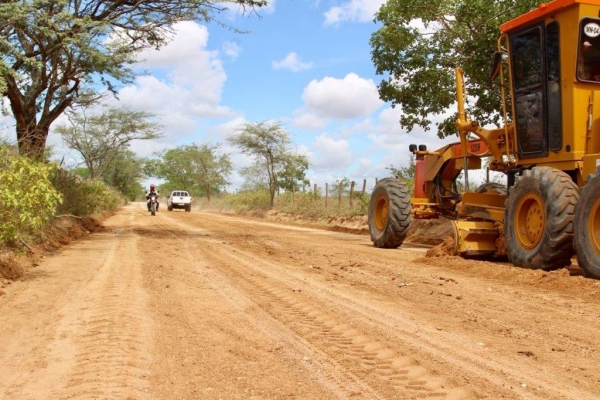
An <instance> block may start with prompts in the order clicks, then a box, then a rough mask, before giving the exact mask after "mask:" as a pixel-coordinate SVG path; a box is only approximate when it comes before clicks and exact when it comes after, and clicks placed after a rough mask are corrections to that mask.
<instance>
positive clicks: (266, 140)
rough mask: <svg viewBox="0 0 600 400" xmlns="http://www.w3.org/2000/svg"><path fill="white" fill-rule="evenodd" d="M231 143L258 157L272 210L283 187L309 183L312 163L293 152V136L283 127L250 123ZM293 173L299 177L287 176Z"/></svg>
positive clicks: (234, 135)
mask: <svg viewBox="0 0 600 400" xmlns="http://www.w3.org/2000/svg"><path fill="white" fill-rule="evenodd" d="M228 140H229V142H230V143H231V144H233V145H234V146H237V147H238V148H239V149H240V150H241V151H242V153H244V154H248V155H251V156H254V157H255V160H256V162H257V163H258V165H260V166H262V170H263V171H264V172H265V174H266V176H267V182H268V185H269V202H270V206H271V207H273V203H274V200H275V193H276V192H277V189H278V188H280V187H282V184H285V182H292V181H294V182H298V181H300V182H301V181H303V180H304V179H305V178H304V171H305V170H306V168H307V167H308V161H307V160H306V157H305V156H302V155H297V154H293V153H292V152H291V150H290V146H291V143H292V141H291V139H290V135H289V134H288V133H287V132H286V131H285V129H283V127H282V126H281V123H279V122H275V123H267V122H257V123H246V124H244V126H243V127H242V128H240V129H238V131H237V133H236V134H233V135H231V136H230V137H229V139H228ZM290 166H291V167H290ZM303 166H305V167H303ZM286 167H287V169H286ZM290 171H294V173H295V174H296V176H294V175H293V174H292V175H291V176H287V175H286V174H287V173H289V172H290Z"/></svg>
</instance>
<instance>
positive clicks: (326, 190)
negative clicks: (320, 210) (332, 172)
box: [325, 183, 329, 208]
mask: <svg viewBox="0 0 600 400" xmlns="http://www.w3.org/2000/svg"><path fill="white" fill-rule="evenodd" d="M327 197H329V183H326V184H325V208H327Z"/></svg>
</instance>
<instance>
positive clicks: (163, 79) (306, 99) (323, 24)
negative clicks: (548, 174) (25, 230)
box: [48, 0, 454, 189]
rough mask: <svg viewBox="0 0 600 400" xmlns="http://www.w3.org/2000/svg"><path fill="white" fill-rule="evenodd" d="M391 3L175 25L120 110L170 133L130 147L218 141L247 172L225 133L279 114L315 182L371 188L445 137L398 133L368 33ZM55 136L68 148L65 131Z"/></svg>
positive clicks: (127, 89)
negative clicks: (415, 151)
mask: <svg viewBox="0 0 600 400" xmlns="http://www.w3.org/2000/svg"><path fill="white" fill-rule="evenodd" d="M383 3H384V0H272V1H271V2H270V4H269V6H268V7H267V8H266V9H262V10H259V11H258V13H259V14H260V18H259V17H258V16H256V15H250V16H242V15H241V14H240V13H238V12H236V11H232V12H227V13H224V14H222V15H220V16H219V17H218V18H219V19H220V20H221V21H223V22H225V23H227V24H230V25H232V26H235V27H236V28H239V29H243V30H248V31H249V33H247V34H239V33H236V32H233V31H230V30H228V29H226V28H223V27H221V26H219V25H217V24H215V23H210V24H208V25H206V24H199V23H196V22H183V23H179V24H177V25H176V26H175V27H174V28H175V31H176V35H175V36H174V37H173V41H172V42H171V43H170V44H169V45H168V46H166V47H165V48H163V49H161V50H160V51H147V52H145V53H143V54H141V55H140V57H139V60H140V62H139V64H138V65H137V67H139V71H147V72H148V74H146V75H143V76H140V77H138V78H137V79H136V80H135V82H134V83H133V84H131V85H126V86H124V87H122V88H121V89H120V92H119V101H120V103H121V104H122V105H123V106H125V107H132V108H138V109H143V110H146V111H150V112H153V113H155V114H156V115H157V116H158V120H159V122H160V123H161V124H162V125H163V126H164V137H163V138H161V139H158V140H154V141H138V142H134V143H133V144H132V146H131V149H132V150H133V151H135V152H136V153H137V154H138V155H139V156H140V157H150V156H152V154H154V153H155V152H157V151H161V150H165V149H168V148H172V147H175V146H179V145H183V144H189V143H192V142H195V143H198V144H202V143H213V144H214V143H221V150H222V152H224V153H227V154H229V155H230V157H231V159H232V161H233V164H234V169H239V168H241V167H244V166H247V165H249V164H250V162H251V160H250V159H249V158H248V157H246V156H244V155H241V154H240V153H239V150H237V149H236V148H234V147H232V146H230V145H229V144H228V143H227V140H226V139H227V136H229V135H231V134H232V133H234V132H235V130H236V129H237V128H238V127H240V126H241V124H243V123H245V122H251V123H253V122H262V121H279V122H281V123H282V124H283V127H284V128H285V129H286V131H287V132H288V133H289V134H290V136H291V138H292V141H293V142H294V144H295V147H294V151H297V152H298V153H300V154H304V155H306V156H307V158H308V160H309V162H310V164H311V166H310V168H309V170H308V171H307V176H308V178H309V179H310V180H311V183H316V184H318V185H319V186H323V185H324V184H325V183H326V182H328V183H333V182H335V181H336V180H339V179H342V178H344V177H347V178H349V179H350V180H355V181H357V182H361V183H362V180H363V179H364V178H367V179H368V182H369V187H372V186H373V185H374V179H375V178H376V177H377V178H383V177H386V176H389V171H388V170H387V169H386V167H388V166H390V165H394V166H396V167H400V166H406V165H408V159H409V152H408V145H409V144H410V143H417V144H427V145H428V148H430V149H434V148H437V147H440V146H441V145H442V144H443V143H445V142H448V140H446V141H444V142H443V141H441V140H440V139H438V138H437V137H436V134H435V129H431V130H429V131H428V132H424V131H422V130H421V131H419V130H416V131H413V132H411V133H410V134H409V133H407V132H406V131H404V130H402V129H400V127H399V124H398V119H399V115H400V112H401V110H400V109H399V108H396V109H392V108H391V106H390V105H389V104H386V103H384V102H382V101H381V100H379V97H378V93H377V85H378V84H379V82H380V81H381V80H382V79H384V77H382V76H377V75H376V74H375V68H374V66H373V63H372V61H371V48H370V46H369V39H370V37H371V34H372V33H373V32H374V31H375V30H377V29H378V25H376V24H375V23H374V22H373V18H374V14H375V12H376V11H377V9H378V8H379V7H380V6H381V4H383ZM441 118H442V117H439V118H435V120H440V119H441ZM453 140H454V139H453ZM48 144H49V145H53V146H55V148H56V151H57V153H60V152H61V150H60V149H61V143H60V138H58V137H57V136H56V135H52V134H51V135H50V137H49V141H48ZM65 154H69V153H68V152H66V151H65ZM59 155H60V154H59ZM68 157H72V160H71V161H70V162H71V163H76V162H77V160H76V158H75V156H74V155H72V154H70V155H68ZM230 181H231V183H232V185H231V188H230V189H233V188H236V187H238V186H239V185H240V184H241V183H242V179H241V178H240V177H239V175H237V174H234V175H232V176H231V178H230Z"/></svg>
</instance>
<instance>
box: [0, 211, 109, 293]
mask: <svg viewBox="0 0 600 400" xmlns="http://www.w3.org/2000/svg"><path fill="white" fill-rule="evenodd" d="M107 217H109V214H106V215H104V216H99V217H94V218H92V217H90V218H76V217H72V216H66V217H60V218H57V219H56V220H55V221H54V222H53V223H52V224H51V225H50V226H48V227H47V228H46V229H45V230H44V231H43V232H42V234H41V236H40V237H39V238H37V239H22V240H20V241H18V242H17V243H15V244H14V245H12V246H9V245H5V246H2V247H0V296H2V295H3V294H4V291H3V289H4V288H6V286H7V285H10V284H11V282H12V281H14V280H15V279H19V278H21V277H22V276H23V274H24V273H25V271H26V270H27V269H28V268H31V267H35V266H37V265H38V263H39V261H40V260H41V259H43V258H45V257H46V256H48V255H50V254H53V253H54V252H56V251H57V250H58V249H60V248H61V247H63V246H65V245H67V244H69V243H71V242H73V241H74V240H77V239H79V238H81V237H83V236H85V235H87V234H89V233H91V232H96V231H98V230H101V229H102V220H103V219H105V218H107Z"/></svg>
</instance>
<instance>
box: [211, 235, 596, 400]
mask: <svg viewBox="0 0 600 400" xmlns="http://www.w3.org/2000/svg"><path fill="white" fill-rule="evenodd" d="M285 231H286V229H282V231H281V234H280V236H278V237H280V238H281V239H282V241H285V239H283V236H285V233H283V232H285ZM215 233H216V232H215ZM216 235H217V236H222V235H220V234H219V233H216ZM227 235H228V234H226V235H225V236H224V237H225V238H226V237H227ZM275 235H277V234H275ZM233 236H235V234H232V237H233ZM243 236H244V237H245V239H244V242H245V243H244V248H246V247H254V245H252V244H249V242H251V241H253V240H255V241H256V245H257V246H256V247H257V248H259V247H262V248H263V252H262V255H261V256H257V255H256V254H255V251H254V250H253V251H252V252H246V251H244V250H242V249H240V248H239V247H238V246H235V244H234V243H235V240H228V239H222V241H221V242H214V243H213V244H214V248H216V249H217V253H218V252H219V251H221V252H223V253H224V254H223V255H221V256H219V255H218V254H216V255H214V253H213V256H214V257H216V258H217V259H219V257H221V258H223V259H226V258H227V257H229V258H230V259H231V260H230V261H229V262H228V263H227V268H225V269H223V270H222V272H223V273H224V274H226V275H228V276H229V277H230V279H231V280H232V281H234V282H236V283H237V282H238V280H239V281H243V280H245V281H246V282H247V283H246V284H245V285H243V286H244V287H245V291H247V292H248V293H249V297H251V298H253V299H254V298H259V297H260V296H262V297H264V298H265V299H266V300H264V304H265V305H263V307H265V309H266V310H267V311H268V312H269V313H272V314H273V315H274V317H275V318H278V319H281V320H282V321H286V317H285V316H286V315H293V318H289V321H293V320H298V319H300V320H302V321H305V322H304V325H305V326H304V327H303V328H298V330H296V332H300V333H301V332H302V331H308V332H320V335H318V336H322V337H327V335H331V332H332V330H333V329H337V330H342V331H343V328H340V327H339V326H338V325H336V323H335V322H331V321H332V320H333V319H332V318H329V317H326V316H323V314H321V313H322V310H319V309H318V307H317V308H316V307H315V304H317V305H321V304H330V305H331V304H335V305H336V307H337V308H339V309H341V310H344V309H346V311H342V313H343V314H346V313H347V314H348V315H352V319H358V320H360V321H361V322H362V323H364V324H365V325H367V326H369V325H370V326H371V327H372V329H374V330H381V327H382V326H383V327H386V330H387V333H386V337H385V338H384V339H383V340H382V342H383V343H386V338H387V339H390V338H391V339H393V341H397V342H398V343H404V344H406V345H408V347H409V349H412V350H409V351H407V350H406V348H404V349H402V348H401V349H399V350H397V351H396V352H395V354H401V355H402V354H404V356H405V357H406V356H407V355H410V354H411V352H415V353H416V354H421V355H423V357H419V360H423V359H428V358H429V359H430V360H435V362H436V363H437V362H439V361H442V362H443V363H444V364H445V365H446V366H447V367H450V368H451V369H452V370H454V371H457V368H458V371H462V372H460V373H461V374H463V375H465V377H467V376H468V380H470V381H473V380H474V379H478V380H479V381H480V382H481V384H480V387H489V386H490V385H491V386H494V387H495V389H494V391H495V392H499V393H502V392H504V393H506V395H507V396H511V395H512V396H515V395H518V396H519V397H522V398H532V397H535V398H570V397H571V396H572V393H573V392H572V390H573V389H575V386H573V387H571V386H570V385H573V383H570V381H569V380H561V379H556V376H560V371H555V372H556V373H557V374H559V375H556V376H555V375H554V374H547V373H546V374H540V373H539V372H540V371H536V372H535V373H534V372H533V371H530V368H534V369H535V368H536V367H535V364H534V363H527V362H525V363H524V362H523V361H524V360H522V359H520V357H516V356H514V355H511V356H502V355H500V354H499V353H498V352H490V351H489V350H488V349H482V348H481V346H480V344H479V343H478V342H476V341H470V340H466V341H465V340H464V339H468V338H465V337H462V338H461V337H460V336H457V335H456V334H455V333H452V332H443V331H440V330H439V329H438V328H436V327H434V326H431V325H429V326H423V325H422V324H419V322H418V321H414V320H412V318H406V317H403V316H402V313H398V312H397V311H396V310H393V309H389V308H388V307H387V306H385V305H383V306H381V307H379V306H377V302H373V301H372V299H371V300H370V301H368V302H361V301H358V302H357V301H355V297H356V294H357V293H352V294H351V296H347V295H345V294H344V292H338V293H333V294H332V295H329V294H327V293H330V292H332V291H331V288H330V285H327V284H322V283H319V282H314V281H311V282H310V285H306V277H307V275H306V273H305V272H304V271H303V272H300V271H298V269H297V266H295V265H291V264H290V265H285V264H281V263H275V262H272V261H271V260H272V259H273V258H272V257H270V255H272V254H274V253H276V251H275V252H273V251H272V250H273V248H272V246H271V245H269V243H271V242H270V241H269V239H265V240H266V241H267V242H269V243H267V242H264V243H260V242H261V240H260V239H258V240H257V237H255V236H254V235H253V234H251V233H248V234H246V235H243ZM260 237H262V235H260ZM301 240H302V239H301ZM307 240H308V239H307ZM223 244H227V245H231V246H230V247H235V248H234V249H233V252H234V253H232V251H231V249H225V248H224V246H223ZM342 245H344V244H342ZM283 246H285V245H283ZM296 246H298V244H296ZM349 246H350V245H349ZM279 247H281V245H280V246H279ZM219 248H220V249H221V250H218V249H219ZM315 251H316V252H318V249H316V250H315ZM263 255H264V257H263ZM267 257H268V258H267ZM384 261H385V260H384ZM384 264H385V263H384ZM236 270H237V271H238V272H237V273H233V272H231V271H236ZM275 271H277V272H275ZM284 276H285V278H283V277H284ZM271 280H272V282H273V283H270V282H271ZM278 281H280V282H278ZM282 283H283V285H282ZM492 286H493V285H492ZM282 287H283V288H284V289H281V288H282ZM295 288H302V291H303V292H307V293H308V295H307V297H308V298H309V299H310V300H308V301H307V302H300V303H295V302H294V301H297V299H298V298H299V297H300V290H298V291H297V292H295V293H294V294H293V295H290V293H291V292H294V289H295ZM280 290H283V292H281V291H280ZM480 290H481V291H485V288H482V289H480ZM488 290H489V288H488ZM290 296H291V297H290ZM483 297H485V296H483ZM292 298H293V299H295V300H293V299H292ZM318 298H320V300H319V301H316V302H315V299H318ZM279 304H286V306H285V308H286V309H285V310H275V308H276V307H275V305H279ZM364 304H368V305H369V306H366V307H365V306H364ZM267 305H268V306H267ZM549 307H551V305H549ZM307 315H308V316H309V318H307V317H306V316H307ZM338 318H339V317H338ZM306 321H308V322H306ZM323 321H325V322H323ZM286 323H287V322H286ZM290 323H291V322H290ZM297 324H298V323H297ZM300 325H301V324H300ZM366 332H367V333H368V330H367V331H366ZM348 336H351V335H349V334H347V335H346V336H345V337H343V338H342V339H340V340H337V339H336V340H334V342H335V343H342V344H343V345H336V346H337V349H342V350H343V351H344V352H348V353H350V354H353V353H352V352H353V351H354V352H357V353H356V357H355V358H358V359H361V360H364V359H366V360H368V361H367V362H363V364H364V366H363V367H362V370H364V371H367V375H368V374H371V372H372V371H373V370H382V371H389V370H390V368H389V366H388V365H385V363H384V364H381V365H377V367H375V368H373V367H372V364H373V362H372V361H371V360H370V358H372V357H373V354H368V351H366V350H365V349H369V348H370V347H369V346H372V347H374V348H376V349H379V347H381V346H382V345H381V343H380V342H375V343H367V344H365V345H364V346H363V344H362V343H361V340H364V337H362V336H361V335H360V333H357V337H356V339H355V341H356V342H358V343H359V344H358V345H357V348H354V347H353V346H352V345H349V344H348V343H347V342H344V339H347V338H348ZM365 336H366V337H367V338H368V337H370V338H373V335H372V334H370V333H368V334H367V335H365ZM540 339H541V336H540ZM361 346H362V347H361ZM391 347H392V348H393V346H391ZM342 350H340V351H342ZM389 350H390V349H389V348H385V349H384V350H382V351H381V352H380V353H381V354H387V353H389V352H390V351H389ZM333 352H334V353H335V352H336V351H333ZM380 353H377V354H380ZM379 357H380V358H382V356H381V355H379ZM413 360H414V359H413ZM402 362H407V361H406V360H401V361H399V362H398V363H397V364H401V363H402ZM408 362H409V363H410V361H408ZM369 363H371V365H369ZM375 364H377V363H375ZM420 368H423V367H420ZM442 368H445V367H442ZM435 369H436V368H434V370H435ZM521 382H527V383H528V384H527V385H524V384H521ZM416 383H417V386H419V385H423V381H419V382H416ZM408 386H409V387H410V385H408ZM576 386H577V393H578V398H589V399H593V398H595V397H596V394H595V393H594V392H593V391H587V392H586V389H585V387H586V385H585V383H584V382H582V385H581V386H580V385H579V384H576ZM509 388H510V390H508V389H509ZM530 388H535V390H536V391H535V392H532V390H531V389H530Z"/></svg>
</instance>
